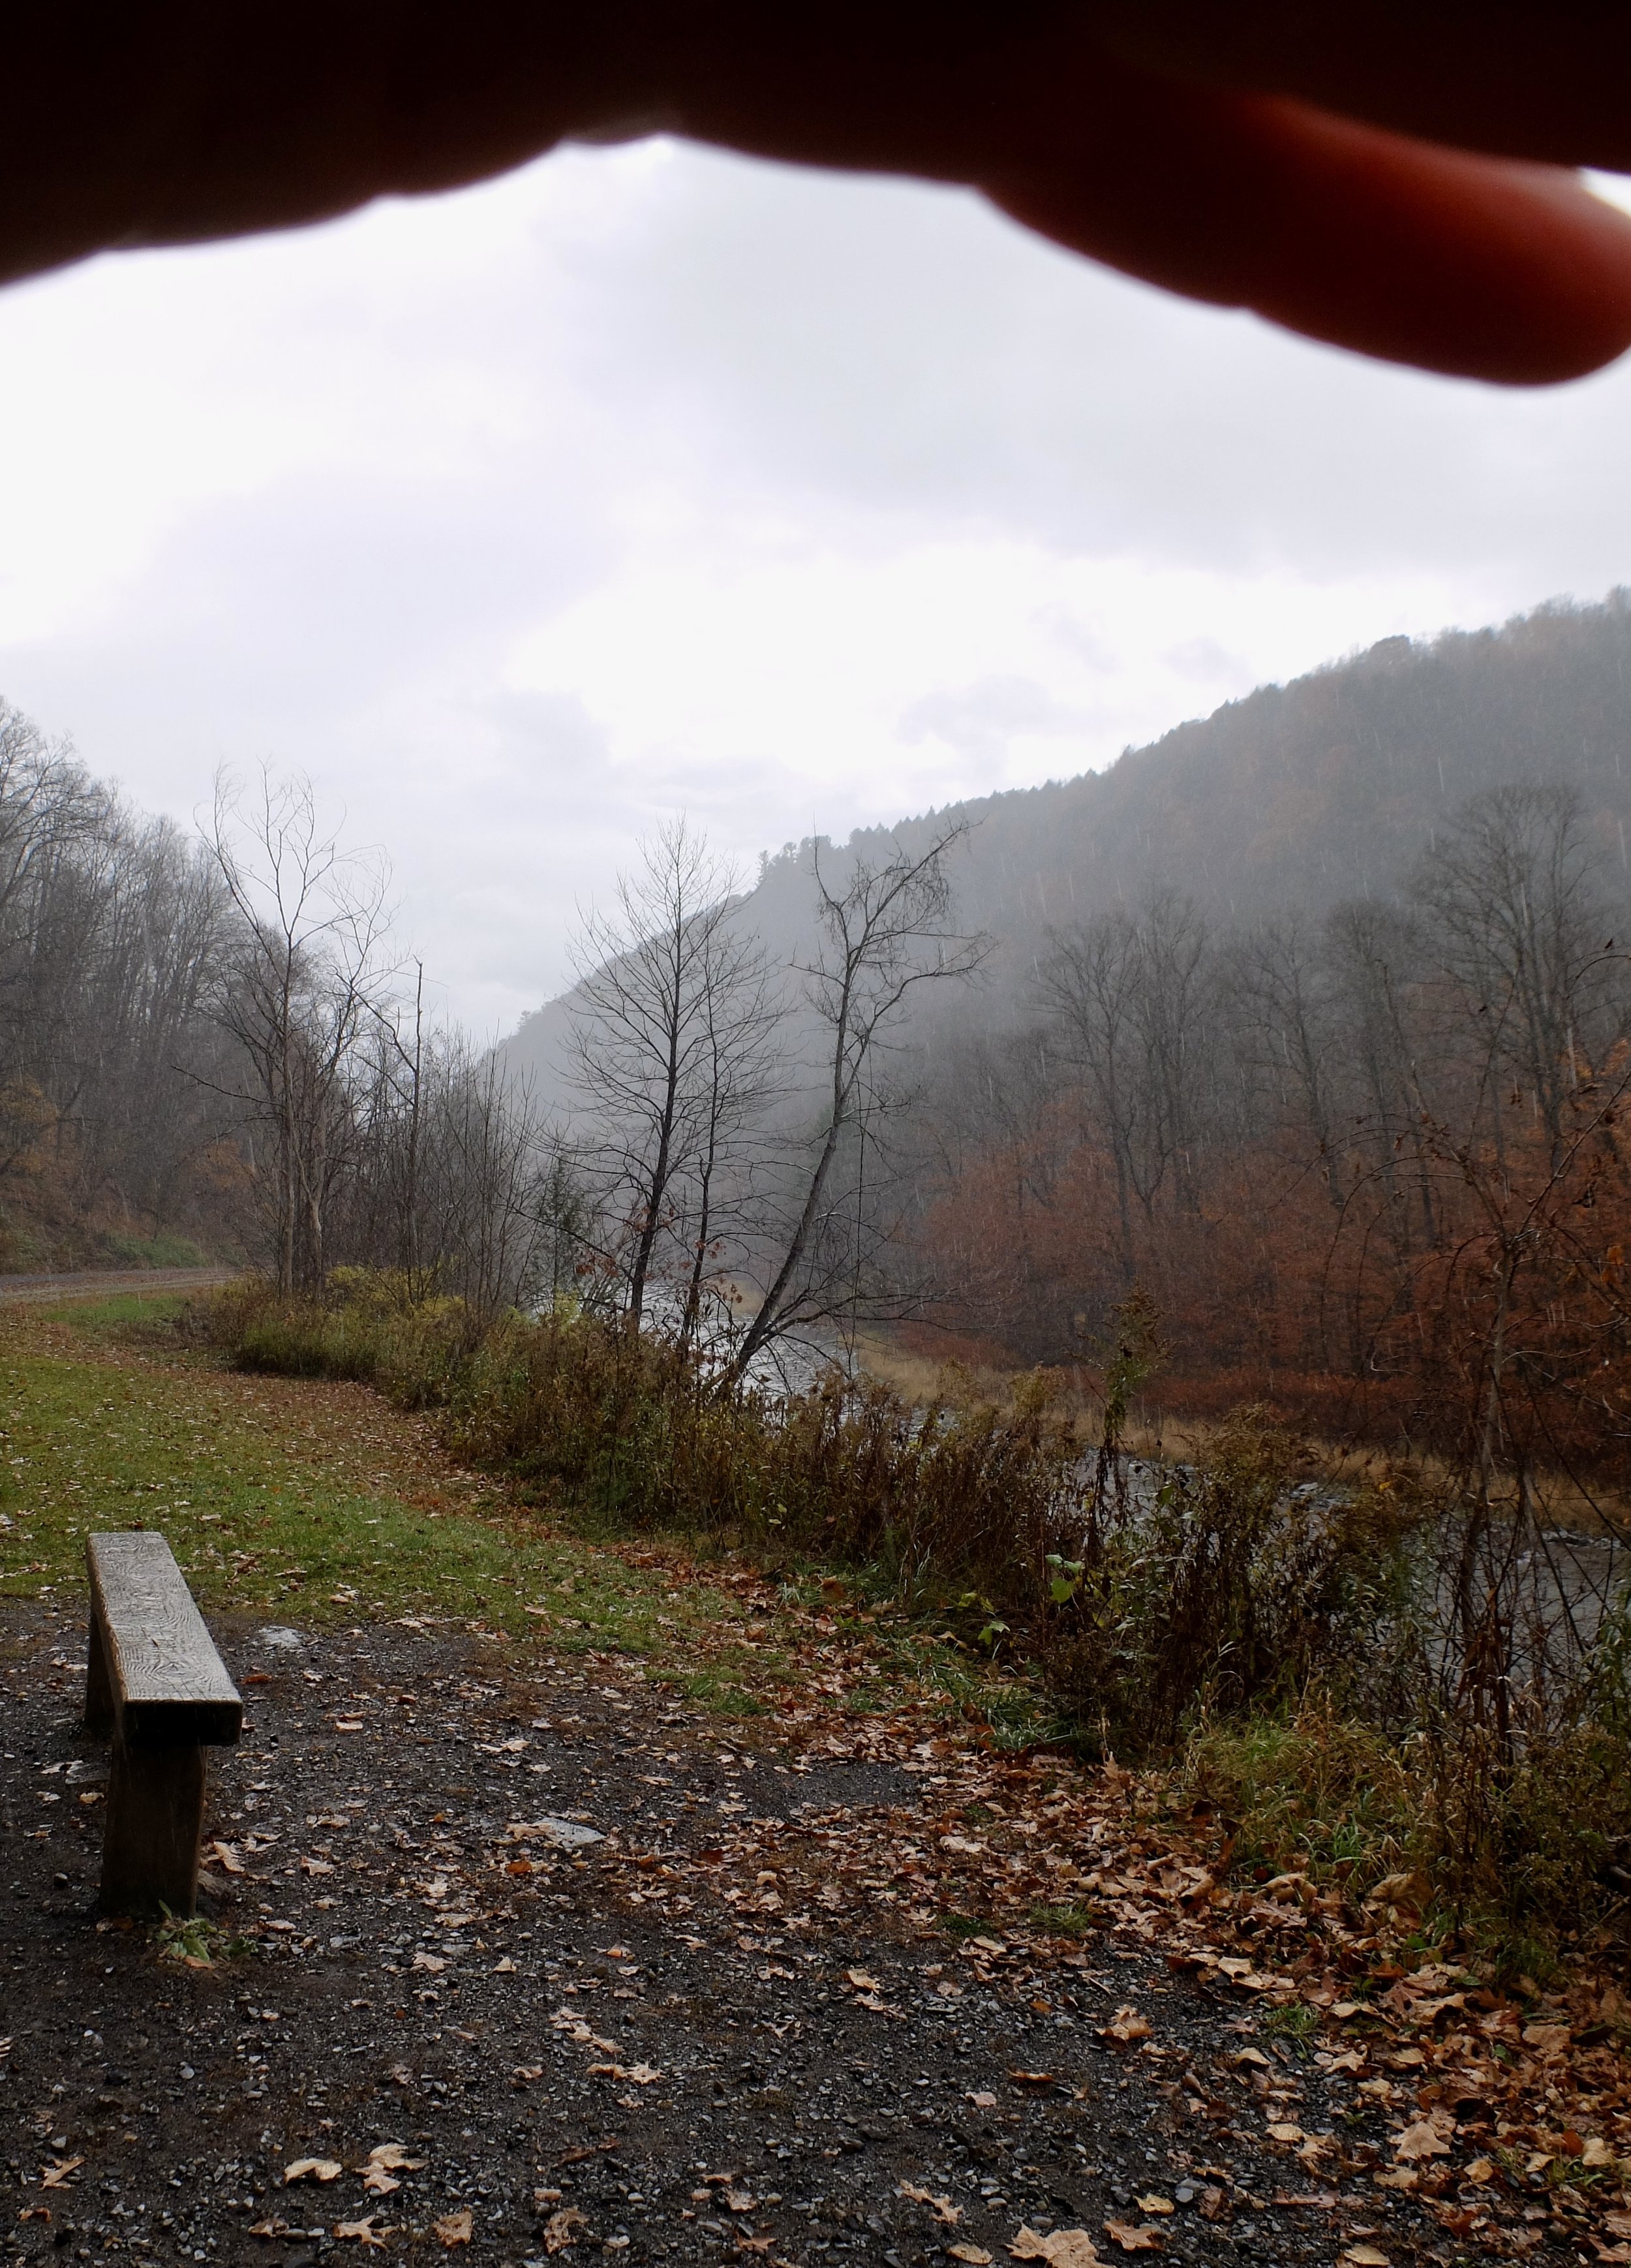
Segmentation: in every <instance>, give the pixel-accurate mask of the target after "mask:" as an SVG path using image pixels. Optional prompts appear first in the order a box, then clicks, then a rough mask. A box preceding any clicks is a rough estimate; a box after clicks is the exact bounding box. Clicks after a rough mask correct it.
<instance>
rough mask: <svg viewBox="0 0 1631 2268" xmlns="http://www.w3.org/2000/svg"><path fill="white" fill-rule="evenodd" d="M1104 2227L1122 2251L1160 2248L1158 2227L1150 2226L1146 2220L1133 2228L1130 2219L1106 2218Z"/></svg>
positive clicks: (1143, 2250)
mask: <svg viewBox="0 0 1631 2268" xmlns="http://www.w3.org/2000/svg"><path fill="white" fill-rule="evenodd" d="M1105 2229H1106V2235H1110V2236H1113V2238H1114V2239H1115V2241H1116V2242H1117V2243H1118V2244H1119V2245H1120V2248H1121V2250H1122V2251H1123V2252H1159V2250H1161V2232H1160V2230H1159V2229H1158V2228H1150V2225H1149V2223H1148V2222H1145V2223H1143V2224H1142V2226H1141V2227H1139V2228H1134V2226H1133V2224H1132V2222H1131V2221H1130V2220H1107V2221H1106V2223H1105Z"/></svg>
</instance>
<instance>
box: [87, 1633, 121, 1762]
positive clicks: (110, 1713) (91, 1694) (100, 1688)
mask: <svg viewBox="0 0 1631 2268" xmlns="http://www.w3.org/2000/svg"><path fill="white" fill-rule="evenodd" d="M113 1729H114V1687H113V1680H112V1679H111V1678H110V1677H109V1675H108V1674H107V1632H106V1631H104V1630H103V1628H102V1617H101V1616H100V1615H99V1614H98V1612H97V1610H96V1609H95V1608H94V1607H92V1609H91V1629H90V1632H89V1635H88V1636H87V1638H86V1639H85V1730H86V1732H87V1733H96V1734H100V1735H101V1736H102V1737H104V1738H106V1736H107V1734H109V1733H111V1732H112V1731H113Z"/></svg>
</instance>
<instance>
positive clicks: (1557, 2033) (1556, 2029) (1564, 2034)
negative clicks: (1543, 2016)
mask: <svg viewBox="0 0 1631 2268" xmlns="http://www.w3.org/2000/svg"><path fill="white" fill-rule="evenodd" d="M1568 2045H1569V2027H1568V2025H1567V2024H1525V2025H1524V2046H1525V2047H1526V2048H1539V2051H1540V2053H1541V2055H1542V2056H1543V2057H1546V2056H1559V2055H1561V2054H1562V2052H1563V2051H1564V2049H1565V2048H1566V2047H1567V2046H1568Z"/></svg>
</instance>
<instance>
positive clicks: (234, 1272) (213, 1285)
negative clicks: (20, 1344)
mask: <svg viewBox="0 0 1631 2268" xmlns="http://www.w3.org/2000/svg"><path fill="white" fill-rule="evenodd" d="M242 1273H243V1270H242V1269H241V1268H80V1269H76V1270H72V1271H70V1272H66V1273H64V1274H62V1275H57V1276H52V1275H45V1276H4V1275H0V1302H4V1303H5V1304H6V1305H8V1306H11V1305H17V1304H23V1305H35V1304H46V1303H48V1302H50V1301H52V1300H93V1299H94V1300H102V1299H111V1298H112V1297H113V1296H114V1294H115V1293H116V1292H211V1291H214V1290H216V1289H217V1287H218V1286H219V1285H223V1284H235V1283H236V1282H237V1281H238V1278H239V1277H240V1276H241V1275H242Z"/></svg>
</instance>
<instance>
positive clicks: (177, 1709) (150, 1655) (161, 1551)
mask: <svg viewBox="0 0 1631 2268" xmlns="http://www.w3.org/2000/svg"><path fill="white" fill-rule="evenodd" d="M85 1560H86V1565H87V1566H88V1569H89V1572H90V1578H91V1616H92V1648H91V1653H90V1658H89V1666H88V1670H87V1682H86V1696H85V1700H86V1721H87V1722H90V1721H91V1719H92V1712H93V1711H94V1710H95V1709H96V1707H97V1705H98V1704H99V1702H100V1701H101V1699H102V1689H101V1688H100V1687H99V1677H105V1679H106V1696H107V1705H108V1707H109V1709H110V1710H111V1714H112V1718H113V1721H114V1726H115V1727H116V1729H117V1733H118V1736H119V1738H120V1739H121V1741H122V1742H123V1743H124V1745H125V1746H126V1747H127V1748H129V1749H133V1750H134V1749H161V1748H189V1747H190V1748H196V1747H198V1746H200V1745H201V1744H202V1745H204V1746H208V1747H212V1748H216V1747H231V1746H232V1745H233V1743H235V1742H237V1740H238V1738H239V1734H240V1733H241V1732H242V1729H243V1721H244V1705H243V1702H242V1700H241V1699H240V1698H239V1692H238V1689H237V1687H236V1686H235V1685H234V1684H233V1683H232V1681H231V1677H230V1676H229V1675H227V1670H226V1665H225V1663H224V1661H222V1659H221V1657H220V1655H219V1654H218V1653H217V1651H216V1644H215V1640H214V1639H213V1638H211V1637H210V1635H209V1631H208V1630H207V1629H206V1628H205V1626H204V1618H203V1616H202V1615H201V1614H200V1613H199V1611H198V1609H197V1607H196V1606H195V1604H194V1602H193V1594H192V1593H191V1592H190V1591H189V1590H188V1589H187V1579H186V1577H185V1576H184V1575H183V1574H182V1572H181V1571H180V1568H179V1567H178V1566H177V1565H176V1563H175V1557H174V1555H173V1552H172V1551H171V1549H170V1546H169V1544H168V1543H166V1542H165V1539H164V1537H163V1536H162V1535H155V1534H154V1533H152V1531H151V1530H140V1529H138V1530H136V1531H135V1532H134V1533H131V1534H129V1535H92V1536H90V1537H88V1538H87V1539H86V1543H85ZM98 1638H99V1639H100V1644H99V1645H98V1643H97V1640H98Z"/></svg>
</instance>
